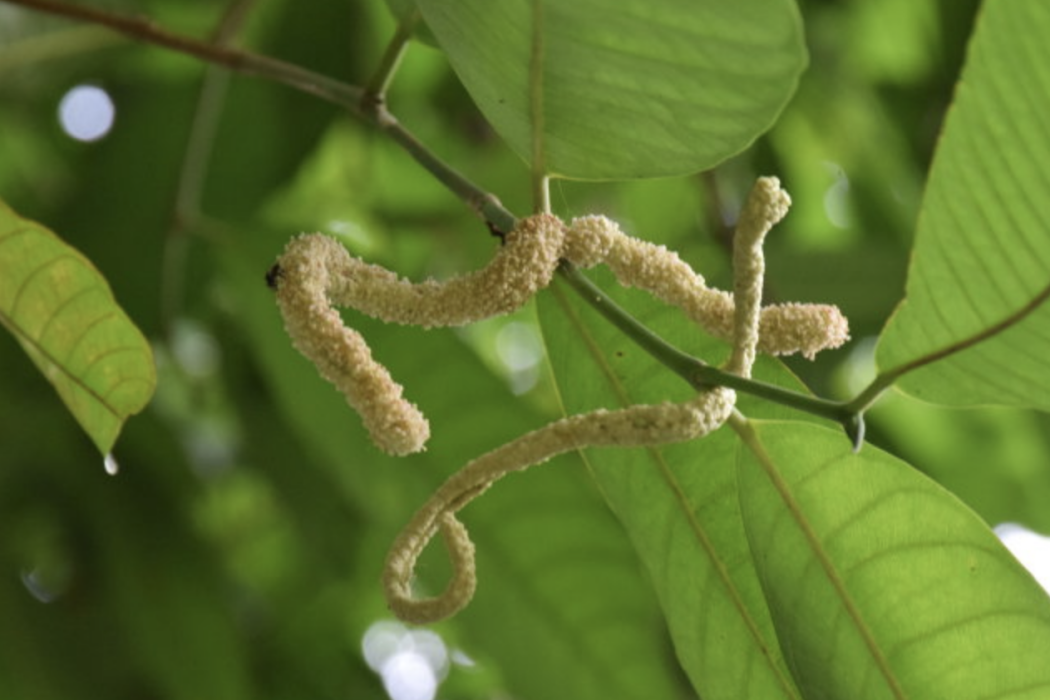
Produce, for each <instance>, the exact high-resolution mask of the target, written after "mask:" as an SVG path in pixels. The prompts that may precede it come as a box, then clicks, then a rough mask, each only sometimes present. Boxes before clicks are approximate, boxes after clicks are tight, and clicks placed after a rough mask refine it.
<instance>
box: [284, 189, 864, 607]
mask: <svg viewBox="0 0 1050 700" xmlns="http://www.w3.org/2000/svg"><path fill="white" fill-rule="evenodd" d="M790 203H791V200H790V198H789V197H788V195H787V193H786V192H785V191H784V190H782V189H781V188H780V183H779V181H778V180H777V179H776V178H760V179H759V180H758V182H757V183H756V184H755V187H754V188H753V189H752V191H751V193H750V195H749V196H748V200H747V202H746V204H745V206H744V209H743V211H742V212H741V215H740V218H739V222H738V225H737V230H736V234H735V237H734V255H733V270H734V292H733V294H730V293H727V292H723V291H720V290H717V289H711V288H709V287H707V285H706V284H705V281H704V278H703V277H702V276H700V275H699V274H697V273H696V272H694V271H693V269H692V268H691V267H689V265H687V264H686V263H685V262H683V261H682V260H681V259H680V258H679V257H678V255H677V254H676V253H674V252H672V251H670V250H668V249H666V248H665V247H663V246H658V245H654V244H652V243H648V242H645V241H641V240H639V239H636V238H632V237H630V236H628V235H626V234H624V233H623V232H622V231H621V230H620V228H619V226H618V225H617V224H616V222H614V221H612V220H610V219H607V218H606V217H604V216H587V217H582V218H578V219H574V220H573V221H572V222H570V224H569V225H568V226H566V225H565V224H564V223H563V222H562V221H561V220H560V219H558V218H557V217H554V216H551V215H550V214H537V215H535V216H531V217H528V218H525V219H521V220H519V221H518V223H517V225H516V226H515V227H514V229H513V230H512V231H511V232H510V233H509V234H507V235H506V237H505V241H504V246H503V247H502V248H500V249H499V250H498V251H497V253H496V254H495V256H494V257H493V260H492V261H491V262H490V263H489V264H488V265H487V266H486V267H484V268H482V269H481V270H478V271H476V272H472V273H469V274H465V275H462V276H458V277H453V278H452V279H450V280H447V281H443V282H442V281H436V280H427V281H424V282H419V283H413V282H410V281H407V280H404V279H401V278H400V277H398V276H397V275H396V274H395V273H393V272H391V271H390V270H387V269H385V268H382V267H379V266H377V265H372V264H369V263H366V262H364V261H362V260H360V259H358V258H355V257H353V256H351V255H350V254H349V253H347V251H346V250H345V249H344V248H343V247H342V246H341V245H339V244H338V243H337V242H336V241H334V240H333V239H331V238H327V237H325V236H322V235H319V234H312V235H304V236H300V237H299V238H296V239H294V240H292V241H291V242H290V243H289V244H288V246H287V248H286V250H285V252H284V254H283V255H282V256H281V257H280V259H279V260H278V263H277V265H276V266H275V267H274V268H273V269H272V270H271V273H269V274H268V275H267V281H268V282H270V283H271V286H273V287H275V288H276V292H277V302H278V306H279V307H280V310H281V313H282V315H283V317H284V322H285V328H286V329H287V330H288V334H289V335H290V336H291V338H292V341H293V343H294V345H295V347H296V348H297V349H299V351H300V352H301V353H302V354H303V355H305V356H306V357H307V358H308V359H310V360H311V361H312V362H313V363H314V364H315V366H316V367H317V368H318V371H319V372H320V373H321V375H322V376H323V377H324V378H325V379H327V380H328V381H330V382H331V383H333V384H334V385H335V386H336V387H337V388H338V389H339V390H340V391H341V392H342V393H343V394H344V395H345V396H346V399H347V402H348V403H349V404H350V405H351V406H352V407H353V408H354V409H355V410H356V411H357V412H358V413H359V414H360V415H361V419H362V422H363V423H364V425H365V427H366V429H367V430H368V432H369V434H370V435H371V437H372V440H373V441H374V442H375V444H376V445H377V446H378V447H379V448H380V449H382V450H384V451H386V452H388V453H390V454H394V455H405V454H411V453H413V452H418V451H420V450H422V449H423V448H424V445H425V443H426V440H427V438H428V437H429V435H430V427H429V424H428V423H427V420H426V418H424V417H423V415H422V413H421V412H420V410H419V409H418V408H417V407H416V406H415V404H412V403H410V402H409V401H408V400H407V399H405V398H404V397H403V393H404V392H403V388H402V387H401V385H400V384H398V383H396V382H395V381H394V380H393V379H392V378H391V376H390V374H389V373H388V372H387V371H386V369H385V368H384V367H383V366H382V365H380V364H379V363H378V362H376V361H375V359H373V357H372V354H371V351H370V349H369V348H368V345H367V344H366V343H365V340H364V338H362V337H361V335H360V334H359V333H357V332H356V331H354V330H353V329H351V328H348V327H346V326H345V325H344V323H343V321H342V318H341V317H340V315H339V313H338V311H337V310H336V309H335V308H334V307H335V306H347V307H351V308H354V309H356V310H358V311H360V312H362V313H365V314H367V315H370V316H373V317H375V318H377V319H380V320H383V321H386V322H391V323H400V324H409V325H416V326H421V327H423V328H433V327H438V326H458V325H464V324H468V323H472V322H475V321H479V320H482V319H485V318H489V317H491V316H495V315H500V314H506V313H509V312H511V311H514V310H516V309H518V308H520V307H521V306H522V305H524V304H525V303H526V302H527V301H528V300H529V299H531V298H532V297H533V296H534V295H535V294H536V293H537V292H538V291H539V290H541V289H543V288H544V287H546V286H547V285H548V284H550V281H551V279H552V278H553V276H554V273H555V270H556V269H557V266H558V264H559V261H560V260H567V261H569V262H571V263H573V264H575V265H577V266H579V267H593V266H595V265H599V264H604V265H607V266H608V267H609V268H610V269H611V270H612V272H613V274H614V275H615V276H616V279H617V280H618V281H619V283H620V284H622V285H624V286H629V287H636V288H639V289H643V290H645V291H647V292H649V293H650V294H652V295H653V296H655V297H656V298H658V299H660V300H662V301H664V302H666V303H669V304H672V305H675V306H678V307H679V308H680V309H682V311H683V312H685V314H686V315H687V316H688V317H689V318H690V319H691V320H693V321H694V322H695V323H697V325H699V326H700V327H701V328H703V329H705V330H706V331H707V332H709V333H711V334H712V335H715V336H717V337H720V338H723V339H725V340H728V341H730V342H731V343H732V354H731V356H730V358H729V361H728V362H727V364H726V367H725V371H726V372H728V373H730V374H734V375H738V376H740V377H744V378H748V377H750V375H751V366H752V364H753V363H754V360H755V354H756V352H759V351H761V352H766V353H769V354H774V355H784V354H791V353H802V354H803V355H804V356H806V357H808V358H812V357H813V356H814V355H815V354H816V353H817V352H818V351H820V350H823V349H827V348H833V347H838V346H839V345H841V344H842V343H843V342H845V341H846V340H847V339H848V337H849V335H848V325H847V323H846V319H845V318H844V317H843V316H842V314H841V313H840V312H839V310H838V309H837V308H836V307H834V306H828V305H820V304H783V305H774V306H767V307H764V308H763V307H762V305H761V300H762V284H763V277H764V273H765V262H764V258H763V254H762V242H763V240H764V238H765V235H766V234H767V233H768V232H769V230H770V229H771V228H772V227H773V226H774V225H775V224H776V223H777V222H779V221H780V220H781V219H782V218H783V217H784V215H785V214H786V213H787V210H788V207H789V206H790ZM735 403H736V394H735V393H734V391H733V390H731V389H729V388H725V387H714V388H710V389H705V390H703V391H701V392H699V393H698V394H697V395H696V396H695V397H694V398H692V399H690V400H688V401H684V402H680V403H669V402H664V403H661V404H655V405H635V406H629V407H627V408H622V409H619V410H605V409H599V410H596V411H592V412H590V413H585V414H582V415H576V416H569V417H566V418H562V419H561V420H557V421H555V422H553V423H551V424H549V425H547V426H546V427H544V428H541V429H539V430H535V431H533V432H530V433H527V434H526V435H523V436H521V437H520V438H518V439H516V440H512V441H511V442H509V443H507V444H505V445H503V446H502V447H498V448H496V449H494V450H492V451H491V452H488V453H486V454H484V455H482V456H481V457H478V458H477V459H475V460H473V461H471V462H469V463H468V464H467V465H466V466H464V467H463V468H462V469H460V470H459V471H458V472H456V473H455V474H454V475H453V476H452V477H450V478H449V479H448V480H447V481H446V482H445V483H444V484H442V486H441V487H440V488H438V490H437V491H436V492H435V493H434V494H433V495H432V496H431V497H430V499H428V500H427V502H426V503H425V504H424V505H423V506H422V507H421V508H420V509H419V510H418V511H417V512H416V514H415V515H414V516H413V518H412V519H411V520H410V521H409V523H408V524H407V525H406V527H405V528H404V530H402V532H401V534H400V535H398V537H397V539H396V540H395V542H394V544H393V546H392V547H391V550H390V553H389V555H388V556H387V560H386V566H385V569H384V573H383V586H384V591H385V594H386V598H387V603H388V604H389V606H390V609H391V610H392V611H393V612H394V614H396V615H397V616H398V617H399V618H401V619H402V620H404V621H406V622H411V623H416V624H427V623H430V622H435V621H438V620H441V619H444V618H446V617H449V616H451V615H453V614H455V613H457V612H458V611H460V610H462V609H463V608H464V607H465V606H466V605H467V604H468V603H469V602H470V599H471V598H472V596H473V594H474V590H475V588H476V587H477V581H476V575H475V573H476V572H475V562H474V544H473V543H472V542H471V540H470V535H469V533H468V532H467V529H466V527H465V526H464V525H463V523H462V522H460V520H459V519H458V518H457V517H456V515H457V513H458V512H459V511H460V510H461V509H462V508H464V507H465V506H466V505H468V504H469V503H470V502H471V501H472V500H474V499H475V498H477V497H478V496H480V495H481V494H483V493H484V492H485V491H486V490H488V489H489V487H491V486H492V485H493V484H494V483H495V482H496V481H497V480H499V479H500V478H502V477H503V476H505V475H507V474H509V473H511V472H515V471H523V470H525V469H527V468H529V467H531V466H533V465H536V464H542V463H544V462H547V461H549V460H550V459H551V458H553V457H555V456H557V455H559V454H562V453H565V452H568V451H572V450H579V449H585V448H589V447H647V446H649V447H651V446H656V445H664V444H669V443H674V442H682V441H685V440H693V439H697V438H701V437H703V436H705V435H707V434H708V433H710V432H712V431H713V430H716V429H718V428H719V427H720V426H721V425H722V424H723V423H725V421H726V420H728V418H729V416H730V415H731V414H732V413H733V410H734V406H735ZM439 531H440V532H441V534H442V538H443V540H444V542H445V546H446V548H447V550H448V552H449V557H450V560H451V563H452V569H453V575H452V580H451V581H450V582H449V584H448V585H447V587H446V588H445V590H444V591H443V592H442V593H440V594H439V595H437V596H434V597H427V598H417V597H416V596H415V595H414V594H413V591H412V582H413V576H414V571H415V566H416V561H417V560H418V558H419V556H420V554H421V553H422V552H423V550H424V549H425V548H426V546H427V544H428V543H429V542H430V540H431V539H432V538H433V537H434V535H436V534H437V533H438V532H439Z"/></svg>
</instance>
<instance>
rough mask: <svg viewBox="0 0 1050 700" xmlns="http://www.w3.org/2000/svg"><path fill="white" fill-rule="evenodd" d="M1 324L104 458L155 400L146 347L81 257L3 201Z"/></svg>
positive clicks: (0, 208) (0, 217)
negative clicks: (129, 422)
mask: <svg viewBox="0 0 1050 700" xmlns="http://www.w3.org/2000/svg"><path fill="white" fill-rule="evenodd" d="M0 323H2V324H3V325H4V326H5V327H6V328H7V329H8V330H10V331H11V332H12V333H13V334H14V336H15V338H17V339H18V342H19V343H21V345H22V347H23V348H24V349H25V351H26V353H27V354H28V355H29V357H30V358H32V360H33V362H34V363H35V364H36V366H37V367H39V368H40V371H41V372H43V374H44V376H45V377H46V378H47V380H48V381H49V382H51V384H52V386H54V387H55V390H56V391H57V392H58V394H59V396H61V397H62V401H64V402H65V404H66V407H67V408H68V409H69V411H70V412H71V413H72V414H73V416H74V417H75V418H76V419H77V422H79V423H80V425H81V427H83V428H84V430H85V431H86V432H87V434H88V435H89V436H90V437H91V440H92V441H93V442H94V443H95V446H96V447H98V449H99V451H100V452H102V453H103V454H107V453H108V452H109V451H110V450H111V449H112V447H113V443H114V442H116V439H117V435H118V434H119V433H120V429H121V427H122V426H123V425H124V421H125V420H126V419H127V418H128V416H130V415H133V414H135V413H138V412H139V411H141V410H142V409H143V408H144V407H145V405H146V404H147V403H148V402H149V400H150V397H151V396H152V395H153V390H154V387H155V386H156V373H155V370H154V366H153V353H152V352H151V350H150V346H149V343H148V342H146V339H145V338H144V337H143V336H142V333H140V332H139V330H138V328H137V327H136V326H135V324H134V323H132V321H131V320H130V319H129V318H128V317H127V314H125V313H124V311H123V310H122V309H121V308H120V306H118V305H117V302H116V301H115V300H114V298H113V293H112V291H110V288H109V285H108V284H107V283H106V280H105V278H104V277H103V276H102V275H101V274H100V273H99V272H98V270H96V269H95V267H94V265H92V264H91V262H90V261H89V260H88V259H87V258H85V257H84V256H83V255H81V254H80V253H79V252H77V251H76V250H75V249H73V248H72V247H70V246H69V245H67V244H66V243H64V242H63V241H62V240H61V239H59V238H58V236H56V235H55V234H53V233H52V232H51V231H49V230H47V229H46V228H44V227H43V226H41V225H39V224H37V223H34V222H32V221H28V220H26V219H23V218H21V217H19V216H18V215H17V214H15V213H14V212H13V211H12V210H11V209H10V208H8V207H7V206H6V205H4V204H3V203H2V202H0Z"/></svg>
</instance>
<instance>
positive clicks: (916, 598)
mask: <svg viewBox="0 0 1050 700" xmlns="http://www.w3.org/2000/svg"><path fill="white" fill-rule="evenodd" d="M752 429H753V433H752V434H751V435H750V436H749V438H748V442H749V444H750V445H751V447H752V451H753V454H745V455H744V456H743V458H742V459H741V460H740V463H739V484H740V488H739V491H738V495H739V499H740V504H741V505H740V508H741V514H742V516H743V520H744V524H745V527H746V530H747V535H748V541H749V542H750V545H751V551H752V553H753V555H754V561H755V564H756V566H757V568H758V572H759V576H760V578H761V580H762V588H763V590H764V591H765V595H766V599H767V600H768V601H769V605H770V610H771V611H772V615H773V620H774V622H775V624H776V629H777V636H778V637H779V639H780V646H781V648H782V649H783V650H784V654H785V657H786V658H787V659H788V662H789V664H790V665H791V668H792V671H793V673H794V676H795V678H796V680H797V681H798V684H799V687H800V688H801V689H802V691H803V693H804V695H805V697H806V698H845V697H848V698H854V699H856V700H868V699H875V698H896V699H897V700H903V699H904V698H952V699H953V700H967V699H969V698H972V699H974V700H976V699H978V698H991V697H995V698H1003V699H1004V700H1007V699H1021V698H1026V699H1032V700H1034V699H1035V698H1043V697H1046V696H1047V695H1048V693H1050V666H1048V665H1047V664H1046V659H1047V658H1048V656H1050V598H1048V597H1047V594H1046V592H1045V591H1043V590H1042V588H1040V587H1039V585H1038V584H1037V583H1036V582H1035V580H1034V579H1033V578H1032V577H1031V576H1030V575H1029V574H1028V572H1027V571H1025V570H1024V569H1023V568H1022V567H1021V566H1020V564H1018V563H1017V561H1016V560H1014V559H1013V557H1012V556H1011V555H1010V554H1009V553H1008V552H1007V550H1006V549H1005V548H1004V547H1003V546H1002V545H1001V544H1000V543H999V541H998V539H997V538H996V537H995V535H994V534H993V533H992V532H991V531H990V530H989V529H988V527H987V526H986V525H985V524H984V523H982V522H981V521H980V519H979V518H977V516H976V515H974V514H973V513H972V512H971V511H970V510H969V509H967V508H966V506H964V505H963V504H962V503H961V502H960V501H958V499H956V498H955V497H954V496H952V495H951V494H949V493H948V492H947V491H945V490H944V489H942V488H941V487H940V486H938V485H937V484H935V483H934V482H932V481H930V480H929V479H927V478H926V477H924V476H922V475H920V474H919V473H918V472H916V471H915V470H913V469H912V468H910V467H909V466H908V465H906V464H904V463H903V462H901V461H899V460H897V459H895V458H893V457H891V456H890V455H888V454H886V453H884V452H881V451H879V450H877V449H875V448H873V447H870V446H867V447H865V448H864V450H863V451H862V452H861V453H860V454H853V453H851V451H850V450H849V448H848V446H845V445H843V444H842V440H841V437H840V436H839V435H838V434H836V433H834V432H831V431H829V430H826V429H824V428H822V427H820V426H815V425H813V424H808V423H798V422H753V423H752Z"/></svg>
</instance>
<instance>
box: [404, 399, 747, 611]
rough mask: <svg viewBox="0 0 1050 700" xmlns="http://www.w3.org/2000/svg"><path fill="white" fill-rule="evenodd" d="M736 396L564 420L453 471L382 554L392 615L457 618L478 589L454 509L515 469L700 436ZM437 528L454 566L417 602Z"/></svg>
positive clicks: (720, 418) (714, 425)
mask: <svg viewBox="0 0 1050 700" xmlns="http://www.w3.org/2000/svg"><path fill="white" fill-rule="evenodd" d="M735 401H736V394H735V393H734V392H733V391H732V390H731V389H726V388H715V389H711V390H708V391H704V392H701V393H700V394H698V395H697V396H696V397H695V398H693V399H691V400H689V401H686V402H683V403H670V402H665V403H661V404H654V405H638V406H631V407H629V408H624V409H620V410H616V411H607V410H601V409H600V410H597V411H593V412H591V413H585V414H582V415H576V416H569V417H567V418H563V419H561V420H558V421H555V422H553V423H550V424H549V425H547V426H545V427H543V428H540V429H539V430H534V431H532V432H531V433H526V434H525V435H522V436H521V437H519V438H518V439H516V440H512V441H511V442H509V443H507V444H505V445H503V446H501V447H498V448H496V449H495V450H492V451H491V452H488V453H486V454H484V455H482V456H481V457H478V458H477V459H475V460H473V461H472V462H470V463H468V464H467V465H466V466H465V467H463V468H462V469H460V470H459V471H458V472H456V473H455V474H453V475H452V476H451V477H449V479H448V480H447V481H445V483H444V484H442V485H441V487H440V488H439V489H438V490H437V491H436V492H435V493H434V494H433V495H432V496H431V497H430V499H429V500H428V501H427V502H426V503H425V504H424V505H423V506H422V507H421V508H420V509H419V510H418V511H417V512H416V514H415V515H414V516H413V517H412V519H411V520H410V521H409V523H408V524H407V525H406V526H405V528H404V530H402V531H401V534H399V535H398V537H397V539H396V540H395V541H394V544H393V545H392V546H391V548H390V553H389V554H388V555H387V560H386V566H385V568H384V571H383V587H384V593H385V595H386V598H387V604H388V605H389V607H390V610H391V611H392V612H393V613H394V614H395V615H397V616H398V617H399V618H400V619H402V620H404V621H405V622H411V623H414V624H429V623H432V622H437V621H439V620H442V619H444V618H446V617H449V616H451V615H454V614H455V613H457V612H459V611H460V610H461V609H463V608H464V607H465V606H466V605H467V603H469V602H470V599H471V597H472V596H473V594H474V589H475V586H476V575H475V564H474V545H473V543H472V542H471V541H470V537H469V536H468V534H467V531H466V528H464V526H463V524H462V523H461V522H460V521H459V520H457V519H456V518H455V513H456V511H458V510H460V509H461V508H463V507H465V506H466V505H467V504H468V503H470V502H471V501H472V500H473V499H475V498H477V497H478V496H480V495H481V494H482V493H484V492H485V491H486V490H487V489H488V488H489V487H490V486H492V484H493V483H495V482H496V481H497V480H499V479H500V478H502V477H503V476H506V475H507V474H509V473H511V472H514V471H523V470H525V469H527V468H529V467H531V466H534V465H537V464H542V463H544V462H546V461H547V460H549V459H551V458H552V457H554V456H556V455H559V454H562V453H565V452H568V451H570V450H575V449H583V448H587V447H641V446H651V445H663V444H667V443H673V442H682V441H684V440H692V439H695V438H699V437H703V436H704V435H707V434H708V433H710V432H711V431H713V430H715V429H717V428H718V427H719V426H721V425H722V423H724V422H725V421H726V419H727V418H728V417H729V414H730V413H732V410H733V405H734V403H735ZM438 530H440V531H441V534H442V538H443V539H444V542H445V547H446V548H447V550H448V553H449V558H450V560H451V562H452V571H453V575H452V581H450V582H449V584H448V585H447V586H446V588H445V590H444V591H443V592H442V593H440V594H439V595H437V596H434V597H430V598H414V597H413V595H412V578H413V574H414V571H415V567H416V561H417V560H418V559H419V555H420V554H421V553H422V552H423V550H424V549H425V548H426V546H427V544H428V543H429V542H430V539H431V538H432V537H433V536H434V535H435V534H436V533H437V531H438Z"/></svg>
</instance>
